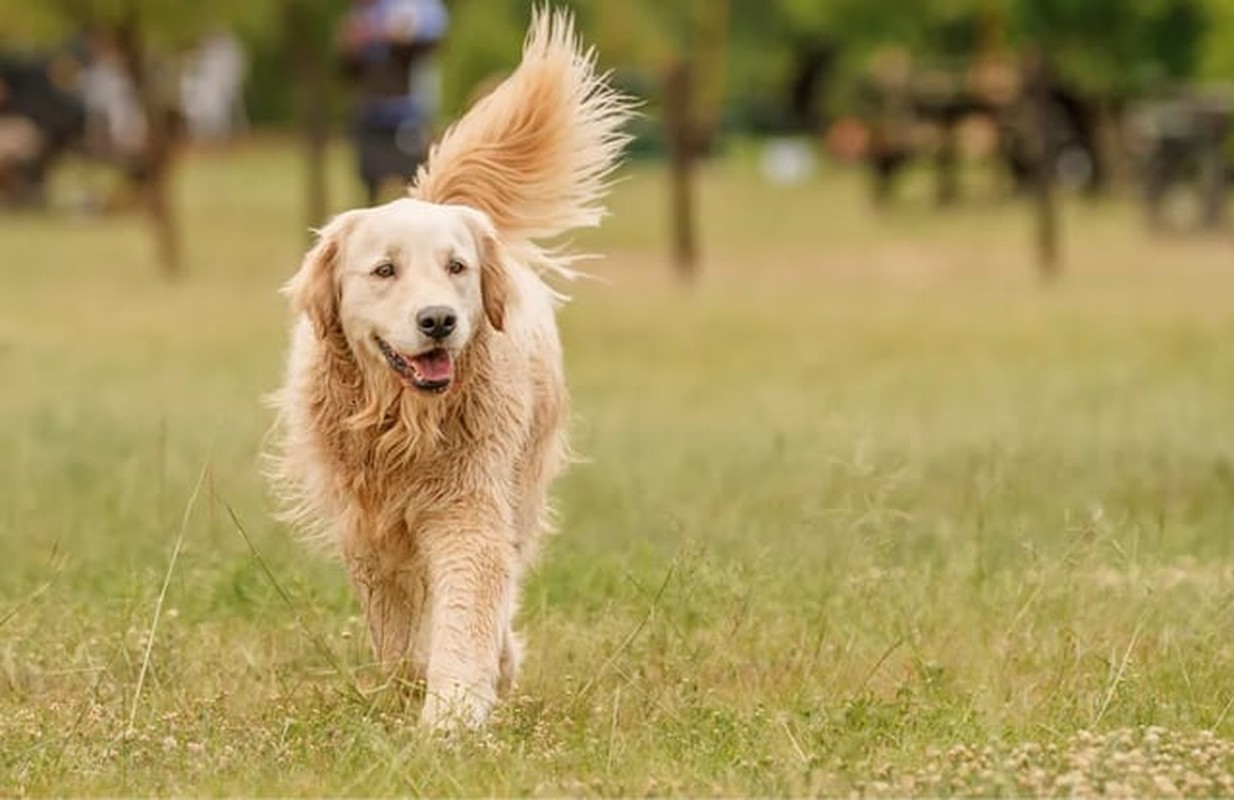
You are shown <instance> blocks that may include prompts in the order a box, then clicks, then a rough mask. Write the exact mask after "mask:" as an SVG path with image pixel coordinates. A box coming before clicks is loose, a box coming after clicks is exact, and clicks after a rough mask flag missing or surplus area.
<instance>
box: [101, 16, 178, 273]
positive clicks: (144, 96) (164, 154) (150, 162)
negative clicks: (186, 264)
mask: <svg viewBox="0 0 1234 800" xmlns="http://www.w3.org/2000/svg"><path fill="white" fill-rule="evenodd" d="M115 39H116V44H117V47H118V48H119V51H120V56H121V58H122V59H123V62H124V66H125V71H126V72H127V73H128V75H129V79H130V80H131V81H132V82H133V88H134V90H135V91H136V93H137V97H138V101H139V102H140V104H141V111H142V115H143V116H144V117H145V123H146V139H145V145H144V147H143V152H142V153H141V155H140V158H139V163H138V165H137V169H138V175H137V182H138V188H139V190H140V193H141V200H142V204H143V205H144V207H145V210H146V214H147V215H148V216H149V219H150V224H151V227H152V229H153V231H154V239H155V249H156V252H157V255H158V261H159V265H160V266H161V267H162V268H163V271H164V273H165V274H166V275H167V276H168V277H169V278H176V277H179V276H180V274H181V271H182V267H183V264H182V259H181V247H180V231H179V225H178V223H177V220H176V215H175V207H174V203H173V199H172V190H173V188H174V187H173V185H172V178H173V167H174V165H175V155H176V114H177V110H176V109H174V108H172V107H171V106H170V104H169V103H168V96H169V92H168V85H167V82H168V80H170V79H171V77H169V76H168V75H167V74H163V73H161V72H160V71H159V70H158V69H156V68H154V66H153V65H152V63H151V55H150V53H149V51H148V48H147V43H146V39H145V31H144V30H143V28H142V19H141V16H140V12H138V11H137V7H136V6H131V7H130V8H129V11H128V13H127V14H125V16H124V17H123V18H122V19H121V20H120V22H119V23H118V24H117V25H116V29H115Z"/></svg>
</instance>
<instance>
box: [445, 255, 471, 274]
mask: <svg viewBox="0 0 1234 800" xmlns="http://www.w3.org/2000/svg"><path fill="white" fill-rule="evenodd" d="M466 269H467V265H466V264H464V263H463V262H462V261H459V260H458V259H457V258H452V259H450V260H449V262H447V263H446V272H448V273H450V274H451V275H459V274H461V273H463V272H464V271H466Z"/></svg>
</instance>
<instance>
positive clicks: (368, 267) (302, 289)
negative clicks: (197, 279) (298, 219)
mask: <svg viewBox="0 0 1234 800" xmlns="http://www.w3.org/2000/svg"><path fill="white" fill-rule="evenodd" d="M499 261H500V259H499V256H498V253H497V242H496V234H495V233H494V231H493V227H492V224H491V223H490V222H489V221H488V218H487V217H486V216H485V215H484V214H483V213H481V212H479V211H476V210H474V209H471V208H467V207H465V206H448V205H436V204H433V203H426V202H423V201H420V200H413V199H409V198H408V199H402V200H395V201H394V202H392V203H388V204H386V205H384V206H379V207H377V208H372V209H361V210H356V211H349V212H347V213H345V214H343V215H341V216H339V217H338V218H336V219H335V220H334V221H333V222H331V223H330V225H329V226H327V227H326V229H325V230H323V231H322V235H321V240H320V241H319V242H318V244H317V246H316V247H315V248H314V249H313V251H312V252H310V253H309V255H308V257H307V258H306V259H305V263H304V265H303V266H302V267H301V269H300V272H299V273H297V275H296V276H295V277H294V278H293V279H292V282H291V283H290V284H289V287H288V291H289V293H290V294H291V295H292V301H293V304H294V305H296V306H297V307H298V308H300V309H301V310H303V311H305V312H306V313H307V314H308V315H309V316H310V317H311V318H312V319H313V321H314V324H315V325H316V326H317V328H318V332H319V335H321V336H323V337H326V336H328V335H329V334H330V332H331V330H332V329H337V328H341V330H342V332H343V334H344V335H345V336H346V339H347V343H348V345H349V347H350V349H351V351H352V353H353V354H354V355H355V356H356V357H357V358H360V359H367V360H368V361H369V362H370V364H371V365H374V366H378V365H380V366H381V367H382V368H387V369H390V370H392V371H393V372H394V373H395V374H396V375H397V376H398V377H399V378H400V380H402V382H403V383H404V384H405V385H406V386H408V387H409V388H412V389H415V390H418V391H423V392H429V393H433V392H444V391H445V390H446V389H447V388H448V387H449V386H450V383H451V381H452V380H453V379H454V365H455V361H456V359H457V358H458V356H459V354H460V353H462V352H463V350H464V349H465V348H466V347H467V346H468V344H469V343H470V342H471V341H472V340H473V339H474V337H475V335H476V332H477V331H478V330H479V329H480V327H481V326H483V325H489V326H491V327H492V328H494V329H496V330H498V331H500V330H501V329H502V325H503V318H504V311H505V303H506V300H507V295H508V283H507V278H506V276H505V272H504V269H503V268H502V266H501V264H500V263H499Z"/></svg>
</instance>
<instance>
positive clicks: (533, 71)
mask: <svg viewBox="0 0 1234 800" xmlns="http://www.w3.org/2000/svg"><path fill="white" fill-rule="evenodd" d="M633 107H634V103H633V102H632V101H631V100H630V98H628V97H626V96H624V95H622V94H620V93H618V92H617V91H615V90H614V89H613V88H612V87H611V86H610V85H609V84H608V80H607V75H603V74H597V73H596V67H595V53H594V51H593V50H583V49H582V47H581V45H580V43H579V40H578V37H577V35H576V34H575V32H574V24H573V19H572V18H571V15H570V14H569V12H567V11H564V10H557V11H550V10H549V9H547V8H541V9H539V10H537V11H536V12H535V15H534V17H533V19H532V23H531V29H530V31H529V33H528V34H527V40H526V43H525V44H524V46H523V60H522V63H521V64H520V65H519V66H518V69H516V70H515V71H514V73H513V74H511V75H510V77H508V78H507V79H506V80H505V81H504V82H503V83H501V84H500V85H499V86H498V87H497V88H496V89H494V90H493V92H492V93H491V94H489V95H488V96H487V97H485V98H484V99H483V100H481V101H480V102H479V103H477V104H476V105H475V106H474V107H473V108H472V109H471V110H470V111H469V112H467V114H466V115H465V116H463V118H462V119H461V120H459V121H458V122H457V123H456V124H455V125H454V126H453V127H452V128H451V129H450V130H449V131H447V132H446V134H445V136H444V137H443V138H442V140H441V141H440V142H439V143H438V144H436V145H435V146H434V147H433V149H432V151H431V152H430V154H429V158H428V161H427V163H426V164H425V165H424V166H422V167H421V168H420V171H419V173H418V174H417V175H416V180H415V183H414V185H413V186H412V188H411V193H412V194H413V195H414V196H416V197H419V198H421V199H423V200H427V201H429V202H433V203H459V204H463V205H468V206H472V207H473V208H478V209H480V210H481V211H484V212H485V213H487V214H488V215H489V217H490V218H491V219H492V220H493V224H494V225H495V226H496V228H497V230H498V232H499V233H500V234H501V235H502V237H503V238H504V239H506V240H507V242H509V241H511V240H513V241H514V242H519V241H523V242H526V243H527V244H528V245H531V244H532V243H533V242H535V241H537V240H541V241H542V240H544V239H551V238H552V237H555V236H558V235H560V234H563V233H565V232H566V231H569V230H571V229H573V228H580V227H590V226H595V225H597V224H599V222H600V219H601V217H602V216H603V215H604V207H603V203H602V201H603V197H604V194H605V192H606V190H607V188H608V182H609V177H610V175H611V174H612V171H613V169H614V168H615V167H616V165H617V161H618V159H619V157H620V155H621V151H622V148H623V147H624V146H625V144H626V142H627V141H628V140H629V137H628V136H626V135H625V134H623V133H622V132H621V127H622V125H623V123H625V121H626V120H627V119H628V118H629V117H630V116H631V114H632V113H633ZM554 261H557V262H558V263H553V262H554ZM546 262H547V264H546V265H547V266H559V267H564V266H565V264H564V262H565V259H553V258H546Z"/></svg>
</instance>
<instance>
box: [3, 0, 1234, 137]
mask: <svg viewBox="0 0 1234 800" xmlns="http://www.w3.org/2000/svg"><path fill="white" fill-rule="evenodd" d="M291 3H300V4H303V8H305V9H306V10H307V11H308V12H309V13H310V14H311V16H312V17H313V18H314V19H315V20H316V28H315V30H314V36H315V37H316V38H317V41H316V42H315V43H314V46H315V47H318V48H320V49H321V51H322V52H323V53H325V54H328V56H327V57H328V58H329V59H330V60H331V61H332V60H333V49H334V48H333V27H334V25H335V23H336V22H337V20H338V19H339V17H340V16H341V14H342V13H343V11H344V9H345V8H346V7H347V5H348V0H263V2H252V0H211V2H208V3H205V2H199V0H4V2H3V3H0V42H7V43H8V44H10V45H11V44H13V43H14V42H18V43H28V42H31V41H34V42H44V41H54V40H56V38H57V37H59V38H63V37H64V36H66V35H68V34H71V33H72V32H74V30H75V29H79V28H80V26H81V25H82V24H84V23H87V22H88V21H91V20H94V21H103V22H107V21H109V20H112V21H114V20H115V19H117V18H119V17H121V16H122V15H124V14H127V13H130V12H134V11H135V12H136V13H138V14H139V15H140V17H141V19H142V22H143V26H144V27H146V28H148V30H149V37H150V40H151V41H152V42H154V43H155V44H158V45H162V46H165V47H173V48H178V47H183V46H185V45H187V43H188V42H190V41H191V38H192V37H193V36H194V35H195V34H196V33H198V32H200V31H202V30H206V29H209V28H211V27H215V26H219V25H227V26H229V27H231V28H233V29H234V30H236V32H237V33H239V34H240V35H241V37H242V38H243V39H244V40H245V42H246V43H247V45H248V47H249V53H250V57H251V59H252V64H253V69H252V73H251V80H250V85H249V107H250V110H251V113H252V116H253V118H254V119H255V120H256V121H258V122H266V123H270V122H285V121H288V120H289V119H290V118H291V116H292V106H293V103H292V101H291V99H290V97H289V95H290V94H291V91H290V89H289V87H290V86H291V85H292V80H293V79H292V78H291V76H290V68H289V67H288V65H287V61H288V58H287V54H288V50H289V43H288V42H287V39H286V31H285V28H284V24H285V23H284V19H285V14H284V12H285V9H286V7H287V5H288V4H291ZM447 3H448V4H449V6H450V8H451V12H452V14H453V29H452V33H451V35H450V38H449V40H448V42H447V44H446V45H445V46H444V48H443V51H442V73H443V83H444V86H443V90H444V99H445V108H444V111H445V113H446V114H447V115H450V114H454V113H455V112H457V111H458V110H459V109H460V108H462V107H463V106H464V105H465V104H466V103H467V101H468V99H469V98H470V96H471V93H472V92H473V91H474V90H475V87H477V86H478V85H480V84H482V83H483V82H484V81H486V80H487V79H490V78H492V77H493V76H496V75H500V74H501V73H502V72H504V71H506V70H508V69H509V68H511V67H512V66H513V65H514V64H515V63H516V61H517V59H518V45H519V42H520V41H521V39H522V36H523V32H524V30H525V28H526V24H527V20H528V18H529V16H530V11H531V8H532V7H533V5H534V0H447ZM564 4H565V5H569V6H570V7H572V8H573V9H574V10H575V11H576V13H577V14H578V16H579V19H580V23H581V25H582V27H583V29H584V30H585V32H586V35H587V38H588V40H589V41H592V42H594V43H596V45H597V47H598V49H599V52H600V55H601V62H602V63H603V64H604V65H605V66H607V67H612V68H614V69H616V70H617V72H618V75H619V79H620V80H621V81H622V82H623V83H625V84H627V85H629V86H630V87H631V88H633V89H635V90H636V91H639V92H640V93H647V94H653V93H654V87H655V85H656V82H657V80H658V74H659V71H660V70H661V69H662V68H663V67H664V65H665V64H666V63H667V62H668V60H669V59H671V58H673V57H674V56H675V55H677V54H680V53H682V52H688V51H690V49H691V47H692V40H694V39H696V38H697V36H696V35H694V34H693V33H692V32H693V31H695V30H696V28H697V24H696V23H697V21H698V19H699V17H700V16H705V15H708V14H715V13H720V10H721V9H722V7H723V6H724V5H725V3H724V2H723V0H673V1H672V2H666V0H570V2H566V3H564ZM727 7H728V13H729V37H728V52H727V55H726V64H725V73H724V84H725V88H726V95H727V106H728V109H729V114H730V116H733V117H735V118H737V119H738V120H743V121H749V120H752V119H757V118H759V117H760V116H765V115H766V114H767V113H768V112H767V110H766V107H767V106H769V105H773V104H777V103H780V102H781V98H783V97H784V96H785V95H786V93H787V90H788V85H789V83H790V81H791V79H792V74H793V70H794V67H795V64H796V63H797V59H798V57H799V55H800V54H801V53H802V52H803V50H805V49H807V48H810V47H818V46H826V47H829V48H831V49H832V50H833V52H834V55H835V61H834V63H833V67H834V73H833V74H834V76H835V78H836V80H837V83H838V84H839V85H840V86H841V87H843V86H844V85H845V84H850V85H851V84H852V83H853V82H854V81H855V80H856V78H857V77H858V76H860V74H861V73H862V72H863V71H864V70H865V69H866V68H867V65H868V62H869V59H870V57H871V56H872V55H873V54H874V53H876V52H877V51H879V50H880V49H881V48H884V47H886V46H888V45H898V46H902V47H904V48H905V49H907V50H908V51H909V52H911V53H912V54H913V55H914V58H915V59H916V61H917V63H918V64H929V65H932V66H944V67H958V66H961V65H963V64H965V63H967V62H968V61H969V60H970V59H971V58H972V57H973V56H974V55H976V54H978V53H981V52H991V51H995V52H1002V53H1014V52H1016V51H1017V50H1019V49H1020V48H1023V47H1025V46H1029V45H1033V46H1041V47H1043V48H1045V49H1046V50H1047V51H1048V52H1049V53H1050V54H1051V56H1052V57H1053V60H1054V63H1055V64H1056V66H1057V68H1058V69H1059V71H1060V72H1061V73H1062V75H1063V76H1064V77H1065V78H1066V79H1068V80H1069V81H1070V82H1071V83H1072V84H1073V85H1074V86H1075V87H1076V88H1077V89H1079V90H1081V91H1084V92H1088V93H1092V94H1101V95H1105V96H1110V97H1115V98H1117V97H1127V96H1133V95H1136V94H1139V93H1143V92H1146V91H1151V90H1153V89H1156V88H1158V87H1161V86H1163V85H1168V84H1173V83H1177V82H1182V81H1199V80H1220V79H1230V78H1232V77H1234V0H911V2H910V1H907V0H727ZM331 106H332V109H333V113H334V115H335V116H336V117H337V118H339V119H341V118H342V117H343V116H344V115H345V109H346V94H345V91H344V87H343V86H342V85H341V82H340V81H339V80H336V81H335V85H334V87H333V89H332V103H331Z"/></svg>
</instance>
